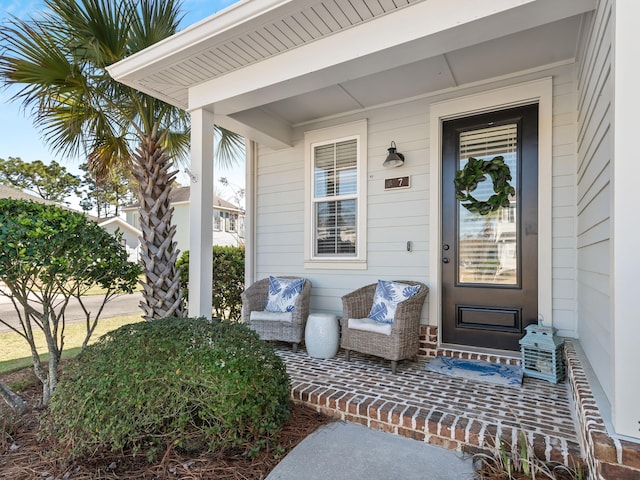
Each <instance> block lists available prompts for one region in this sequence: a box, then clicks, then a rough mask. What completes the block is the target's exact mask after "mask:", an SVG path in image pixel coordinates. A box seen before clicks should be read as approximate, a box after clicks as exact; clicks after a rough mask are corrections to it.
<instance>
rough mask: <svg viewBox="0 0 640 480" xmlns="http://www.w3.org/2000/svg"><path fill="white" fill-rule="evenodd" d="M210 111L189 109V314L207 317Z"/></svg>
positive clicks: (210, 257)
mask: <svg viewBox="0 0 640 480" xmlns="http://www.w3.org/2000/svg"><path fill="white" fill-rule="evenodd" d="M213 128H214V123H213V113H211V112H208V111H206V110H204V109H197V110H194V111H192V112H191V166H190V172H191V175H190V176H191V188H190V190H191V196H190V201H191V203H190V206H189V316H190V317H205V318H211V311H212V306H213V305H212V301H211V291H212V288H213V275H212V268H211V265H212V262H213V253H212V249H213V234H212V232H213V212H212V210H213Z"/></svg>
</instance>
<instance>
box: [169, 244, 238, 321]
mask: <svg viewBox="0 0 640 480" xmlns="http://www.w3.org/2000/svg"><path fill="white" fill-rule="evenodd" d="M244 252H245V250H244V247H223V246H220V245H214V246H213V262H212V263H213V265H212V267H213V288H212V291H211V298H212V301H213V316H214V317H218V318H227V319H230V320H240V316H241V315H242V299H241V298H240V294H241V293H242V292H243V290H244ZM176 266H177V267H180V268H181V271H180V280H181V283H182V288H183V295H184V298H185V300H188V298H189V251H188V250H187V251H185V252H183V253H182V255H181V256H180V258H179V259H178V261H177V262H176Z"/></svg>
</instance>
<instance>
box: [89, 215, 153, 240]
mask: <svg viewBox="0 0 640 480" xmlns="http://www.w3.org/2000/svg"><path fill="white" fill-rule="evenodd" d="M98 225H100V226H101V227H102V228H106V227H109V226H112V227H115V228H119V229H120V230H121V231H125V230H127V231H129V232H131V233H132V234H133V235H136V236H140V235H142V232H141V231H140V230H138V229H137V228H136V227H134V226H133V225H130V224H128V223H127V222H126V221H125V220H124V219H122V218H120V217H110V218H100V219H98Z"/></svg>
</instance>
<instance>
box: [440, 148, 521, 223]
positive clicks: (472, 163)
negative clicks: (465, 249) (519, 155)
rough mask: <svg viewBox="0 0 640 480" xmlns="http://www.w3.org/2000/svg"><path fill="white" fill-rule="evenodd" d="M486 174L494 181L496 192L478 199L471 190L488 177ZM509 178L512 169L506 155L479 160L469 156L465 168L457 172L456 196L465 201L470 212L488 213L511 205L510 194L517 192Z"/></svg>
mask: <svg viewBox="0 0 640 480" xmlns="http://www.w3.org/2000/svg"><path fill="white" fill-rule="evenodd" d="M486 175H489V176H490V177H491V180H492V181H493V191H494V192H495V194H494V195H491V196H490V197H489V198H488V199H487V200H486V201H481V200H476V199H475V198H474V197H473V195H471V192H473V191H474V190H475V189H476V187H477V186H478V183H480V182H484V181H485V180H486V179H487V177H486ZM509 180H511V170H509V165H507V164H506V163H504V157H502V156H497V157H493V158H492V159H491V160H478V159H476V158H473V157H469V161H468V162H467V164H466V165H465V166H464V168H463V169H462V170H458V171H457V172H456V178H455V179H454V180H453V184H454V185H455V187H456V198H457V199H458V200H460V202H463V203H462V206H463V207H465V208H466V209H467V210H469V211H470V212H477V213H479V214H480V215H487V214H488V213H491V212H493V211H496V210H498V209H499V208H500V207H508V206H509V203H510V202H509V195H515V193H516V190H515V188H513V187H512V186H511V185H510V184H509ZM464 202H467V203H464Z"/></svg>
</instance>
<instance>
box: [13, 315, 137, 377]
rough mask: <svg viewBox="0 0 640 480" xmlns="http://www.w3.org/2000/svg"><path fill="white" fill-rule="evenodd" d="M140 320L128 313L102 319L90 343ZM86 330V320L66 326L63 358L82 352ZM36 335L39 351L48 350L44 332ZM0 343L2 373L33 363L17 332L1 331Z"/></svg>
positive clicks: (46, 357)
mask: <svg viewBox="0 0 640 480" xmlns="http://www.w3.org/2000/svg"><path fill="white" fill-rule="evenodd" d="M140 321H142V315H128V316H125V317H113V318H106V319H103V320H100V321H99V322H98V326H97V327H96V329H95V331H94V333H93V335H92V337H91V340H90V341H89V343H93V342H94V341H96V340H97V339H98V338H99V337H100V336H101V335H104V334H105V333H107V332H110V331H111V330H115V329H116V328H118V327H121V326H122V325H127V324H129V323H135V322H140ZM85 332H86V330H85V324H84V322H79V323H70V324H68V325H67V326H66V327H65V332H64V337H65V341H64V351H63V354H62V358H71V357H74V356H76V355H77V354H78V353H80V346H81V345H82V341H83V340H84V336H85ZM35 337H36V346H37V348H38V352H41V353H44V352H46V351H47V344H46V342H45V339H44V334H43V333H42V332H41V331H39V330H38V331H37V332H35ZM0 345H2V348H1V349H0V374H3V373H8V372H13V371H15V370H19V369H21V368H25V367H30V366H31V365H33V363H32V361H31V350H30V348H29V344H28V343H27V341H26V340H25V339H24V338H22V337H21V336H20V335H18V334H17V333H15V332H6V333H0ZM42 359H43V361H46V360H47V359H48V354H46V353H44V354H43V355H42Z"/></svg>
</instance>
